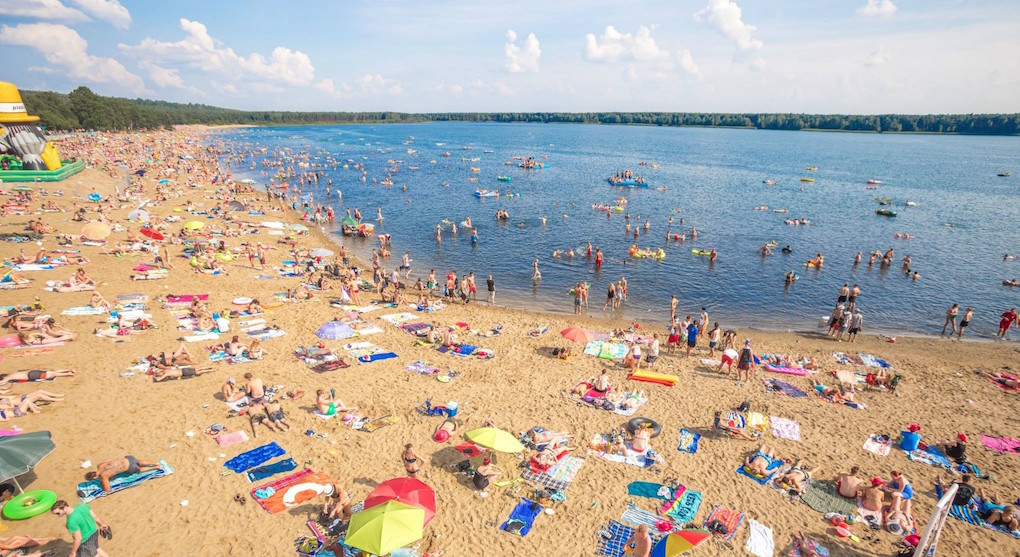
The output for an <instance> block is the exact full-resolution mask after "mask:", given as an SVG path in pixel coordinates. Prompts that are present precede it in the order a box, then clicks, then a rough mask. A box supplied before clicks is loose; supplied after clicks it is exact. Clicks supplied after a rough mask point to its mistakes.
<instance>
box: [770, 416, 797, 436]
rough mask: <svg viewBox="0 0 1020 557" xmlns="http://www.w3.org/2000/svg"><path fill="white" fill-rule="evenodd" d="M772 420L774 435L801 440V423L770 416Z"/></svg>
mask: <svg viewBox="0 0 1020 557" xmlns="http://www.w3.org/2000/svg"><path fill="white" fill-rule="evenodd" d="M769 421H771V422H772V435H774V436H776V437H778V438H780V439H789V440H790V441H797V442H800V424H798V423H797V422H795V421H794V420H788V419H786V418H778V417H776V416H769Z"/></svg>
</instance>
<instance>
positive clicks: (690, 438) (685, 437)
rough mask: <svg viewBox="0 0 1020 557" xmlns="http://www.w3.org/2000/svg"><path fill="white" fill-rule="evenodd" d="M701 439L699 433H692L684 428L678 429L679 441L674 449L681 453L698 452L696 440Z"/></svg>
mask: <svg viewBox="0 0 1020 557" xmlns="http://www.w3.org/2000/svg"><path fill="white" fill-rule="evenodd" d="M699 439H701V434H700V433H693V432H690V431H688V430H686V429H681V430H680V442H679V444H678V445H677V447H676V450H678V451H680V452H682V453H690V454H694V453H696V452H698V440H699Z"/></svg>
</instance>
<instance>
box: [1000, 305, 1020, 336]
mask: <svg viewBox="0 0 1020 557" xmlns="http://www.w3.org/2000/svg"><path fill="white" fill-rule="evenodd" d="M1014 324H1015V325H1014ZM1010 325H1014V326H1016V327H1020V321H1017V314H1016V308H1011V309H1010V310H1009V311H1005V312H1003V313H1002V315H1001V316H1000V320H999V332H998V334H996V335H995V338H1001V339H1005V338H1006V332H1007V331H1009V327H1010Z"/></svg>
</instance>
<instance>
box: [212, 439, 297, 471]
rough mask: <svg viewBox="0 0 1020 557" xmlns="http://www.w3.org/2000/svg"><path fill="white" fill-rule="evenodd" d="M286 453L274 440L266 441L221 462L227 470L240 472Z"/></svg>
mask: <svg viewBox="0 0 1020 557" xmlns="http://www.w3.org/2000/svg"><path fill="white" fill-rule="evenodd" d="M285 454H287V451H285V450H283V447H281V446H280V445H279V444H278V443H277V442H276V441H273V442H272V443H267V444H265V445H262V446H261V447H255V448H254V449H252V450H250V451H246V452H243V453H241V454H239V455H237V456H235V457H234V458H232V459H230V460H228V461H226V462H224V463H223V466H225V467H227V468H228V469H229V470H231V471H233V472H235V473H238V474H240V473H241V472H244V471H245V470H247V469H249V468H254V467H256V466H258V465H260V464H262V463H264V462H269V460H270V459H273V458H276V457H278V456H283V455H285Z"/></svg>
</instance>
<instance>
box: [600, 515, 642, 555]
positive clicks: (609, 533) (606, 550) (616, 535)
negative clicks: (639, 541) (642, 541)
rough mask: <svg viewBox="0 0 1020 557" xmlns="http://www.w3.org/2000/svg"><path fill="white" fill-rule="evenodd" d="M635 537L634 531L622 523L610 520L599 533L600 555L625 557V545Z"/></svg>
mask: <svg viewBox="0 0 1020 557" xmlns="http://www.w3.org/2000/svg"><path fill="white" fill-rule="evenodd" d="M633 535H634V529H633V528H631V527H630V526H627V525H625V524H623V523H621V522H617V521H615V520H610V521H609V524H607V525H606V526H605V527H604V528H602V530H601V531H600V532H599V545H598V549H597V551H598V554H599V555H605V556H606V557H623V550H624V547H623V544H624V543H626V541H627V540H629V539H630V537H631V536H633Z"/></svg>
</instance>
